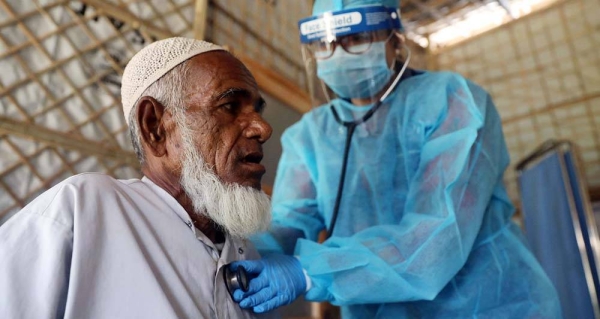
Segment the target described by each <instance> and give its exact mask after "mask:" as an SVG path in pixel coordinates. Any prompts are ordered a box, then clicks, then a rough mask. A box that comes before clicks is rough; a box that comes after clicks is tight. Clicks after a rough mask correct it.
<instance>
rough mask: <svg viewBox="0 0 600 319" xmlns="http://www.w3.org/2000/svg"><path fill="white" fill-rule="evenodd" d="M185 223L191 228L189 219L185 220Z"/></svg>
mask: <svg viewBox="0 0 600 319" xmlns="http://www.w3.org/2000/svg"><path fill="white" fill-rule="evenodd" d="M185 224H186V225H188V227H190V228H192V222H191V221H189V220H188V221H187V222H185Z"/></svg>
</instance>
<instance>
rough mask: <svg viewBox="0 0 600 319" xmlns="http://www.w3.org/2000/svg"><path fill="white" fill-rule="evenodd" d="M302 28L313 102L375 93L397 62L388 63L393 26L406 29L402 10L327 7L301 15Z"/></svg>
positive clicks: (367, 96) (394, 28)
mask: <svg viewBox="0 0 600 319" xmlns="http://www.w3.org/2000/svg"><path fill="white" fill-rule="evenodd" d="M298 27H299V29H300V42H301V44H302V55H303V59H304V65H305V68H306V72H307V79H308V86H309V91H310V94H311V97H312V102H313V106H318V105H322V104H325V103H328V102H330V101H331V100H333V99H335V98H338V97H339V98H343V99H353V98H369V97H373V96H376V95H377V94H378V93H380V91H381V83H384V82H386V83H387V81H389V78H390V74H389V69H390V68H393V65H392V66H386V63H387V62H386V50H385V47H386V43H387V42H388V41H389V40H390V39H391V37H393V36H394V30H402V24H401V22H400V15H399V10H398V9H396V8H388V7H385V6H368V7H358V8H353V9H346V10H340V11H332V12H325V13H323V14H320V15H318V16H312V17H309V18H306V19H302V20H300V21H299V22H298ZM382 65H383V67H382ZM386 69H387V70H386ZM392 73H393V72H392ZM391 76H393V74H391Z"/></svg>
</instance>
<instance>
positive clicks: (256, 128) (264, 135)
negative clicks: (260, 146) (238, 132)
mask: <svg viewBox="0 0 600 319" xmlns="http://www.w3.org/2000/svg"><path fill="white" fill-rule="evenodd" d="M272 133H273V128H272V127H271V125H270V124H269V123H268V122H267V121H265V119H264V118H263V117H262V116H261V115H260V114H259V113H256V114H254V115H253V116H251V118H250V123H249V124H248V127H246V130H245V136H246V138H256V139H258V141H259V142H260V143H264V142H266V141H267V140H268V139H269V138H270V137H271V134H272Z"/></svg>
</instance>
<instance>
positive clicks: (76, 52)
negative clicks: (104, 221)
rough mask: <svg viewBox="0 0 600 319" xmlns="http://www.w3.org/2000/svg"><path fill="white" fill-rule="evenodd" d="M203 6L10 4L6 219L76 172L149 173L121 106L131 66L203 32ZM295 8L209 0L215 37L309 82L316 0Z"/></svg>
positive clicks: (0, 192)
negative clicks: (138, 55) (158, 45)
mask: <svg viewBox="0 0 600 319" xmlns="http://www.w3.org/2000/svg"><path fill="white" fill-rule="evenodd" d="M240 3H242V5H240ZM294 3H296V2H294ZM195 6H196V1H195V0H82V1H67V0H28V1H21V0H0V70H2V76H0V224H2V222H3V221H5V220H6V219H7V218H8V217H9V216H11V215H12V214H13V213H14V212H16V211H18V210H19V209H20V208H21V207H23V206H24V205H26V204H27V203H28V202H29V201H31V200H32V199H33V198H35V197H36V196H37V195H38V194H40V193H41V192H43V191H44V190H46V189H48V188H49V187H51V186H53V185H55V184H56V183H58V182H60V181H61V180H63V179H65V178H67V177H68V176H71V175H73V174H77V173H80V172H87V171H100V172H105V173H107V174H110V175H113V176H115V177H117V178H131V177H137V176H139V172H138V163H137V160H136V159H135V156H134V154H133V152H132V150H131V146H130V140H129V136H128V131H127V127H126V125H125V122H124V119H123V115H122V111H121V105H120V78H121V75H122V72H123V68H124V67H125V65H126V64H127V62H128V61H129V59H130V58H131V57H132V56H133V54H135V52H137V51H138V50H139V49H140V48H142V47H143V46H144V45H147V44H148V43H151V42H152V41H155V40H157V39H160V38H164V37H166V36H174V35H182V36H187V37H193V26H194V18H195V14H194V12H195ZM286 7H287V5H286V6H283V5H282V4H276V3H275V1H266V0H253V1H241V2H240V1H237V4H234V3H233V2H232V1H226V0H214V1H209V7H208V14H207V16H208V17H209V18H208V26H207V32H206V37H207V38H208V39H209V40H212V41H214V42H216V43H219V44H222V45H227V46H229V47H231V48H233V49H234V51H236V52H242V53H244V54H246V55H249V56H251V57H254V58H255V59H256V60H259V61H260V62H261V63H262V64H264V65H265V66H268V67H271V69H273V70H275V71H276V72H280V73H282V74H283V75H284V76H286V77H288V78H289V79H290V80H293V81H297V82H299V83H303V82H302V81H304V80H303V76H304V75H303V72H301V69H300V67H301V59H300V56H299V52H300V51H299V44H298V41H297V31H296V30H297V28H296V25H295V21H297V19H298V17H299V16H306V15H308V14H309V13H308V10H309V2H308V1H298V3H297V4H294V5H293V6H292V7H294V8H293V9H294V10H293V11H292V12H293V13H292V14H290V13H289V12H288V11H286V10H285V8H286ZM288 9H289V8H288ZM286 12H287V13H286ZM267 15H269V17H274V18H269V19H265V18H264V17H265V16H267ZM296 15H298V17H296ZM286 30H287V31H286ZM286 32H287V33H286ZM279 107H283V106H279Z"/></svg>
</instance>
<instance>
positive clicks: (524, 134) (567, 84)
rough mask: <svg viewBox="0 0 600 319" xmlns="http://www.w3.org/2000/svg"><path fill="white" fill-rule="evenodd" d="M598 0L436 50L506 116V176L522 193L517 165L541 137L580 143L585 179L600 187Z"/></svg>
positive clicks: (563, 5) (442, 64) (566, 5)
mask: <svg viewBox="0 0 600 319" xmlns="http://www.w3.org/2000/svg"><path fill="white" fill-rule="evenodd" d="M599 17H600V2H598V1H597V0H568V1H564V2H560V3H558V4H556V5H554V6H552V7H550V8H548V9H545V10H543V11H540V12H537V13H534V14H531V15H529V16H527V17H524V18H522V19H519V20H516V21H514V22H512V23H509V24H507V25H505V26H503V27H500V28H498V29H495V30H493V31H490V32H488V33H485V34H483V35H481V36H479V37H476V38H473V39H471V40H468V41H466V42H463V43H461V44H458V45H456V46H453V47H451V48H449V49H447V50H444V51H442V52H440V53H438V55H437V58H436V60H437V63H438V68H439V69H449V70H455V71H458V72H460V73H462V74H463V75H465V76H467V77H468V78H470V79H472V80H474V81H475V82H476V83H478V84H480V85H481V86H483V87H484V88H486V89H487V90H488V91H489V92H490V93H491V95H492V97H493V99H494V101H495V103H496V105H497V107H498V110H499V112H500V114H501V116H502V120H503V127H504V133H505V136H506V142H507V144H508V148H509V152H510V156H511V167H510V168H509V169H508V171H507V173H506V175H505V180H506V182H507V185H508V186H509V192H510V194H511V197H512V198H513V199H517V198H518V193H517V186H516V174H515V171H514V164H515V163H516V162H517V161H519V160H520V159H522V158H523V157H524V156H525V155H527V154H528V153H530V152H531V151H533V149H534V148H535V147H536V146H538V145H539V144H541V143H542V142H543V141H545V140H547V139H550V138H556V139H568V140H571V141H573V142H575V143H576V144H577V145H578V146H579V151H580V155H581V158H582V161H583V164H584V166H585V173H586V177H587V182H588V184H589V185H590V186H591V187H597V186H600V55H599V54H598V52H599V51H600V18H599Z"/></svg>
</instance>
